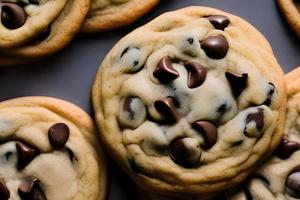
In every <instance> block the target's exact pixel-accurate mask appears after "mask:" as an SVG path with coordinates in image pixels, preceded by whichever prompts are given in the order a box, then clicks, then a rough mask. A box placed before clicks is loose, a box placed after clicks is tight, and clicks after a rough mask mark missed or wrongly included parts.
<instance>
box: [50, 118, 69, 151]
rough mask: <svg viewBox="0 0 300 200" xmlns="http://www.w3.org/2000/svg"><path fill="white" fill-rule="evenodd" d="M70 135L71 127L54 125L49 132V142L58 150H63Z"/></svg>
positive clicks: (62, 124) (61, 124) (60, 124)
mask: <svg viewBox="0 0 300 200" xmlns="http://www.w3.org/2000/svg"><path fill="white" fill-rule="evenodd" d="M69 135H70V130H69V127H68V126H67V125H66V124H64V123H57V124H54V125H52V126H51V127H50V129H49V132H48V138H49V141H50V143H51V144H52V145H53V146H54V147H56V148H62V147H63V146H64V145H65V144H66V142H67V141H68V139H69Z"/></svg>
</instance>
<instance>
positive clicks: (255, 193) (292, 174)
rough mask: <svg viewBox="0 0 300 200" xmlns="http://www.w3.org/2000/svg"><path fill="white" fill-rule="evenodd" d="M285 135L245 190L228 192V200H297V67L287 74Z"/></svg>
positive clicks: (299, 150) (299, 161) (299, 95)
mask: <svg viewBox="0 0 300 200" xmlns="http://www.w3.org/2000/svg"><path fill="white" fill-rule="evenodd" d="M285 79H286V83H287V93H288V102H287V115H286V121H285V129H284V133H285V136H284V137H283V139H282V141H281V144H280V145H279V147H278V149H277V150H276V151H275V154H274V155H273V156H272V157H271V158H270V159H268V160H267V161H266V162H265V163H263V164H262V166H260V167H259V168H258V169H257V170H255V172H254V174H253V178H251V179H250V180H249V181H248V182H247V184H244V185H246V186H245V187H243V188H241V189H239V190H238V191H236V192H228V194H227V198H226V199H228V200H249V199H255V200H294V199H300V187H299V185H300V172H299V167H300V120H299V115H300V67H298V68H296V69H294V70H293V71H291V72H289V73H288V74H287V75H286V76H285Z"/></svg>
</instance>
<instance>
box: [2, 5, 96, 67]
mask: <svg viewBox="0 0 300 200" xmlns="http://www.w3.org/2000/svg"><path fill="white" fill-rule="evenodd" d="M89 6H90V0H72V1H71V0H51V1H50V0H0V19H1V20H0V66H9V65H16V64H19V63H26V62H30V61H35V60H37V59H40V58H43V57H45V56H48V55H50V54H53V53H55V52H57V51H59V50H61V49H62V48H64V47H65V46H66V45H67V44H68V43H69V42H70V41H71V39H72V38H73V37H74V36H75V35H76V33H77V32H78V31H79V30H80V28H81V25H82V23H83V21H84V19H85V17H86V15H87V13H88V11H89Z"/></svg>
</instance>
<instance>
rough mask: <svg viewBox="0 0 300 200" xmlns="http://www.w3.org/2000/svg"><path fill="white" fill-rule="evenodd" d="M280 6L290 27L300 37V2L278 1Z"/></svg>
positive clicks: (296, 0)
mask: <svg viewBox="0 0 300 200" xmlns="http://www.w3.org/2000/svg"><path fill="white" fill-rule="evenodd" d="M278 5H279V8H280V9H281V12H282V13H283V15H284V16H285V18H286V20H287V22H288V23H289V25H290V27H291V28H292V29H293V31H294V32H295V33H296V35H297V36H298V37H300V1H299V0H278Z"/></svg>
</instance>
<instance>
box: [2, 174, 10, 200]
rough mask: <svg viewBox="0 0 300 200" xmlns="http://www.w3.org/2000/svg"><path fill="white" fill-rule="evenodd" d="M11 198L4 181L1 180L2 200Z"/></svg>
mask: <svg viewBox="0 0 300 200" xmlns="http://www.w3.org/2000/svg"><path fill="white" fill-rule="evenodd" d="M9 197H10V192H9V190H8V188H7V186H6V184H5V182H4V180H3V179H1V178H0V199H1V200H8V199H9Z"/></svg>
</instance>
